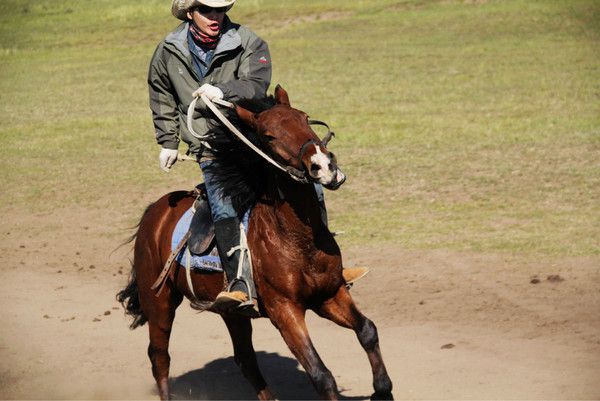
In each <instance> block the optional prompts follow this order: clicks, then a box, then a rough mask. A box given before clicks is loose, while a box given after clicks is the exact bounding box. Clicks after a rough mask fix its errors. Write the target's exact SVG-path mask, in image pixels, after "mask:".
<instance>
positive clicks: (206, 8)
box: [195, 6, 227, 14]
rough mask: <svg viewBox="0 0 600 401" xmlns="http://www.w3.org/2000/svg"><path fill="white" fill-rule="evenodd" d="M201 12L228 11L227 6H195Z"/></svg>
mask: <svg viewBox="0 0 600 401" xmlns="http://www.w3.org/2000/svg"><path fill="white" fill-rule="evenodd" d="M195 10H196V11H198V12H199V13H200V14H210V13H212V12H213V11H214V12H216V13H217V14H220V13H224V12H227V7H210V6H198V7H196V8H195Z"/></svg>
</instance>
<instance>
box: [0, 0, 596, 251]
mask: <svg viewBox="0 0 600 401" xmlns="http://www.w3.org/2000/svg"><path fill="white" fill-rule="evenodd" d="M230 15H231V16H232V19H234V20H236V21H238V22H241V23H246V24H247V25H249V26H250V27H252V28H253V30H255V31H256V32H257V33H259V34H260V35H261V36H263V37H264V38H265V39H266V40H267V41H268V42H269V45H270V49H271V53H272V58H273V64H274V79H273V84H275V83H280V84H282V85H283V86H284V87H285V88H286V89H287V90H288V92H289V94H290V97H291V100H292V103H293V104H294V105H295V106H296V107H297V108H300V109H303V110H305V111H307V112H308V113H309V114H310V115H311V116H312V117H313V118H317V119H321V120H325V121H327V122H329V123H330V125H331V126H332V127H333V129H334V130H335V131H336V133H337V134H338V136H337V139H336V140H334V141H333V142H332V143H331V146H330V148H331V149H332V150H333V151H334V152H335V153H336V154H337V156H338V159H339V161H340V164H341V166H342V167H343V169H344V171H345V172H346V173H347V174H348V175H349V180H348V182H347V184H346V185H345V186H344V187H342V189H341V190H340V191H338V192H335V193H328V194H327V196H328V205H329V208H330V216H331V220H332V227H333V229H337V230H344V231H346V235H345V236H342V237H340V242H341V243H342V245H360V244H368V245H373V244H377V243H379V242H385V243H388V244H397V246H398V247H402V248H406V249H417V248H418V249H438V248H445V249H454V250H470V251H485V252H511V253H514V252H524V253H539V254H548V255H594V254H599V253H600V3H599V2H598V1H595V0H588V1H583V0H574V1H558V0H548V1H516V0H515V1H509V0H506V1H485V0H480V1H452V0H445V1H433V0H432V1H417V0H414V1H408V0H406V1H391V0H377V1H354V2H341V1H334V0H328V1H312V0H301V1H298V0H295V1H293V2H292V1H276V0H254V1H251V0H239V1H238V4H237V5H236V6H235V7H234V9H233V10H232V11H231V13H230ZM176 24H177V20H175V18H173V17H172V16H170V2H169V1H167V0H162V1H156V0H153V1H146V2H143V4H142V3H140V2H134V1H128V0H122V1H114V0H103V1H100V2H76V3H73V2H68V1H64V0H53V1H49V0H37V1H35V2H33V1H23V0H21V1H16V0H4V1H2V2H1V3H0V93H1V95H0V111H1V115H2V125H1V126H0V141H1V143H2V158H1V160H0V166H1V168H2V181H1V183H2V191H1V193H2V195H1V199H2V206H1V211H2V213H28V211H29V210H31V209H32V208H33V209H35V210H39V211H42V212H43V211H45V210H62V209H64V210H65V213H67V212H68V208H69V206H70V205H72V204H73V203H77V204H79V205H89V206H88V207H90V208H104V207H113V208H122V209H126V212H125V213H126V214H127V215H129V216H131V221H132V222H133V221H135V220H136V219H137V218H138V216H139V214H140V213H141V212H142V210H143V205H145V204H147V203H149V202H151V201H152V200H153V199H152V198H151V197H150V196H149V195H148V194H149V193H150V192H151V191H150V190H152V191H153V192H152V193H156V189H161V188H164V191H168V190H172V189H176V188H182V189H188V188H191V187H192V186H193V185H194V184H195V183H197V182H198V181H199V180H200V175H199V173H198V169H197V167H196V166H194V165H192V164H184V163H181V164H178V165H177V166H176V167H175V169H174V171H172V172H171V173H170V174H164V173H162V172H161V171H160V170H159V169H158V162H157V155H158V151H159V148H158V146H157V145H156V144H155V143H154V135H153V128H152V124H151V119H150V112H149V109H148V106H147V103H148V102H147V89H146V83H145V81H146V73H147V66H148V62H149V59H150V57H151V55H152V52H153V50H154V48H155V46H156V44H157V43H158V42H159V41H160V39H161V38H162V37H163V36H164V35H165V34H166V33H167V32H168V31H170V30H171V29H172V28H173V27H174V26H176ZM127 197H131V198H133V199H134V200H133V201H126V200H124V199H127Z"/></svg>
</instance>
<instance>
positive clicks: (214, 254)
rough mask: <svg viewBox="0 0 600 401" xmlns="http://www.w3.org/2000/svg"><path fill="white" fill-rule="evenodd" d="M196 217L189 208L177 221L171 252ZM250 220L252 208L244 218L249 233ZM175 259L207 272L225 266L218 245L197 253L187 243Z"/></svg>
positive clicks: (216, 270) (218, 269)
mask: <svg viewBox="0 0 600 401" xmlns="http://www.w3.org/2000/svg"><path fill="white" fill-rule="evenodd" d="M192 217H194V211H193V209H192V208H189V209H188V210H187V211H186V212H185V213H184V214H183V216H181V218H180V219H179V221H178V222H177V225H176V226H175V229H174V230H173V236H172V237H171V252H173V251H175V249H176V248H177V245H179V243H180V242H181V239H182V238H183V236H184V235H185V234H186V233H187V232H188V230H189V229H190V223H191V222H192ZM249 220H250V210H248V211H247V212H246V213H245V214H244V217H243V219H242V223H243V224H244V230H245V231H246V233H248V221H249ZM175 261H176V262H177V263H179V264H181V265H183V266H187V265H188V264H189V266H190V267H191V268H192V269H196V270H201V271H207V272H222V271H223V267H222V266H221V258H220V257H219V253H218V251H217V247H216V245H214V244H213V245H212V246H211V248H210V250H209V252H207V253H206V254H204V255H195V254H193V253H191V252H190V251H189V249H188V246H187V245H186V246H185V247H184V248H183V249H182V250H181V251H180V252H179V254H178V255H177V257H176V258H175Z"/></svg>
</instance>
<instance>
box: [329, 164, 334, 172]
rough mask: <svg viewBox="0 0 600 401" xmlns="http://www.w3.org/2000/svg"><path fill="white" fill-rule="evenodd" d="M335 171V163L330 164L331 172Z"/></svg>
mask: <svg viewBox="0 0 600 401" xmlns="http://www.w3.org/2000/svg"><path fill="white" fill-rule="evenodd" d="M333 170H335V166H334V165H333V163H329V171H333Z"/></svg>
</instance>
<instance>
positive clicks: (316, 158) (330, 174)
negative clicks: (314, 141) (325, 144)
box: [310, 145, 335, 184]
mask: <svg viewBox="0 0 600 401" xmlns="http://www.w3.org/2000/svg"><path fill="white" fill-rule="evenodd" d="M315 149H316V150H317V153H315V154H314V155H312V156H311V157H310V163H311V165H317V166H319V167H321V168H320V169H317V170H314V169H312V168H311V169H310V175H311V176H312V177H313V178H314V179H315V180H316V181H318V182H319V183H320V184H329V183H330V182H331V181H333V179H334V177H335V171H331V170H330V169H329V164H330V163H331V159H330V158H329V156H327V155H326V154H325V153H323V152H321V148H320V147H319V146H316V145H315Z"/></svg>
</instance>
